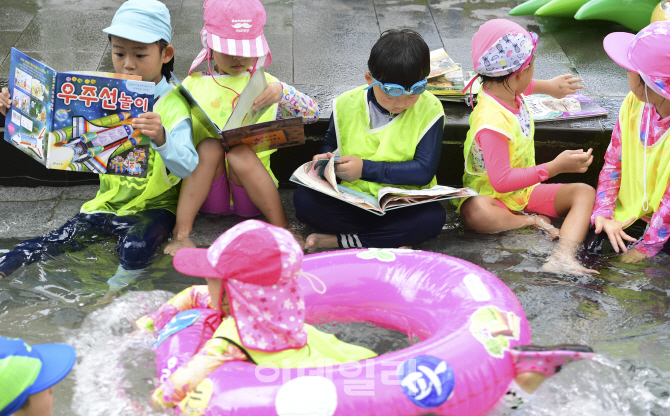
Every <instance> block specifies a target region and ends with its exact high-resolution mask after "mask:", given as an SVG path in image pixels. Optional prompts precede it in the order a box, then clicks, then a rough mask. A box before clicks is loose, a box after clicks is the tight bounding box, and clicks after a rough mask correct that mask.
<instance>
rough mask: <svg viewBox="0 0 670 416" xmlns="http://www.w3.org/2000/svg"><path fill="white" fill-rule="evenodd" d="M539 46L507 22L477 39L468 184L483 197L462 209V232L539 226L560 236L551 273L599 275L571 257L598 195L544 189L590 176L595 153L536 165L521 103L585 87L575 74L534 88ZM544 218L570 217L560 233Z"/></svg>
mask: <svg viewBox="0 0 670 416" xmlns="http://www.w3.org/2000/svg"><path fill="white" fill-rule="evenodd" d="M536 44H537V35H535V34H534V33H533V34H530V33H528V32H527V31H526V30H525V29H524V28H522V27H521V26H519V25H518V24H516V23H513V22H510V21H509V20H505V19H494V20H489V21H488V22H486V23H484V24H483V25H482V26H481V27H480V28H479V30H478V31H477V33H475V36H474V37H473V38H472V62H473V65H474V67H475V71H477V73H478V74H479V76H481V77H482V81H483V85H482V87H483V88H482V91H481V92H480V93H479V95H478V103H477V106H476V107H475V109H474V112H473V113H472V114H471V115H470V130H469V131H468V135H467V138H466V141H465V148H464V154H465V173H464V174H463V184H464V185H465V186H467V187H470V188H473V189H474V190H476V191H477V192H479V194H480V196H476V197H472V198H467V199H466V198H463V199H461V201H460V202H459V209H460V212H461V215H462V216H463V222H464V223H465V226H466V227H468V228H471V229H474V230H475V231H477V232H481V233H495V232H499V231H504V230H509V229H513V228H521V227H526V226H537V227H540V228H543V229H545V230H547V231H548V232H549V233H550V234H552V235H554V236H556V235H558V236H560V240H559V242H558V244H557V246H556V247H555V248H554V252H553V253H552V255H551V256H550V257H549V258H548V259H547V262H546V263H545V264H544V266H543V268H544V269H545V270H547V271H551V272H556V273H562V272H568V273H575V274H582V273H596V272H595V271H594V270H589V269H587V268H585V267H583V266H581V265H580V264H579V262H578V261H577V260H576V259H575V257H574V255H575V252H576V250H577V247H578V246H579V244H580V243H581V242H582V241H583V240H584V237H585V236H586V232H587V231H588V221H589V215H590V212H591V209H592V207H593V200H594V197H595V191H594V190H593V188H592V187H590V186H588V185H586V184H582V183H573V184H539V183H540V182H542V181H545V180H547V179H548V178H551V177H553V176H556V175H558V174H559V173H567V172H579V173H583V172H586V170H587V169H588V166H589V165H590V164H591V162H592V161H593V156H591V149H589V150H588V151H587V152H584V151H582V150H566V151H564V152H563V153H561V154H560V155H559V156H558V157H556V159H554V160H553V161H551V162H549V163H545V164H542V165H540V166H535V149H534V147H533V133H534V131H535V127H534V125H533V120H532V117H531V116H530V113H529V112H528V109H527V108H526V105H525V103H524V100H523V95H524V94H526V95H527V94H532V93H533V92H535V93H540V94H550V95H552V96H554V97H556V98H562V97H565V96H566V95H567V94H571V93H574V92H575V90H576V89H580V88H584V87H583V86H579V85H574V83H575V82H579V81H581V79H579V78H577V79H575V78H572V79H570V78H571V75H563V76H559V77H556V78H554V79H552V80H549V81H534V80H533V70H534V66H533V61H534V52H535V48H536ZM466 89H467V87H466ZM522 93H523V94H522ZM517 212H525V213H535V214H539V215H537V216H535V215H533V216H529V215H516V213H517ZM547 217H565V221H564V222H563V226H562V227H561V229H560V233H559V230H557V229H556V228H554V227H552V226H551V223H550V221H549V218H547Z"/></svg>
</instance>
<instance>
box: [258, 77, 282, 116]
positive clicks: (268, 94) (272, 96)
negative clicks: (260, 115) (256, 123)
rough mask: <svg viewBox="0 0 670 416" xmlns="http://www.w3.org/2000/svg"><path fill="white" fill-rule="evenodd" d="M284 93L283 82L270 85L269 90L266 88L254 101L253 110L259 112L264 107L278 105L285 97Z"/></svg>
mask: <svg viewBox="0 0 670 416" xmlns="http://www.w3.org/2000/svg"><path fill="white" fill-rule="evenodd" d="M283 92H284V88H283V87H282V85H281V82H271V83H269V84H268V86H267V88H265V90H264V91H263V92H262V93H261V95H259V96H258V98H256V100H255V101H254V105H253V109H254V110H256V111H257V110H258V109H259V108H261V107H263V106H264V105H271V104H274V103H278V102H279V101H280V100H281V97H282V96H283Z"/></svg>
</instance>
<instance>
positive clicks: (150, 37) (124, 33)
mask: <svg viewBox="0 0 670 416" xmlns="http://www.w3.org/2000/svg"><path fill="white" fill-rule="evenodd" d="M102 31H103V32H105V33H107V34H108V35H112V36H116V37H119V38H123V39H128V40H132V41H133V42H139V43H154V42H158V41H159V40H161V37H160V35H157V34H156V33H152V32H147V31H144V30H141V29H138V28H136V27H133V26H127V25H119V24H115V25H112V26H110V27H108V28H106V29H103V30H102ZM165 40H166V41H167V42H168V43H169V42H170V39H165Z"/></svg>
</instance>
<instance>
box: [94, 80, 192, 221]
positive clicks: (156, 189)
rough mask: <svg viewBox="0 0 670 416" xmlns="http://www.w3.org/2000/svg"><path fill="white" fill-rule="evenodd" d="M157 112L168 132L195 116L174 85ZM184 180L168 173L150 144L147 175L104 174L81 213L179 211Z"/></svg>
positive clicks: (160, 102) (161, 98)
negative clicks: (95, 191)
mask: <svg viewBox="0 0 670 416" xmlns="http://www.w3.org/2000/svg"><path fill="white" fill-rule="evenodd" d="M154 112H155V113H158V114H159V115H160V116H161V121H162V123H163V127H165V129H166V130H167V131H170V130H171V129H172V128H173V127H174V126H176V125H177V124H178V123H180V122H182V121H184V120H186V119H190V118H191V112H190V109H189V106H188V103H187V102H186V100H185V99H184V97H182V96H181V94H179V92H178V91H177V90H176V89H175V88H174V87H172V88H170V89H169V90H168V91H167V92H166V93H165V94H163V95H162V96H160V98H159V99H158V101H156V102H155V103H154ZM180 180H181V179H180V178H179V177H177V176H175V175H173V174H171V173H168V171H167V168H166V167H165V163H163V159H161V157H160V155H159V154H158V152H156V151H155V150H154V149H153V148H151V147H149V163H148V167H147V176H146V178H133V177H130V176H119V175H100V190H98V193H97V195H96V196H95V198H93V199H92V200H90V201H88V202H86V203H85V204H84V205H83V206H82V207H81V212H83V213H88V214H90V213H94V212H106V213H112V214H116V215H130V214H134V213H136V212H137V211H144V210H147V209H167V210H169V211H170V212H173V213H175V212H176V211H177V202H178V200H179V188H178V187H176V186H175V185H177V184H178V183H179V181H180Z"/></svg>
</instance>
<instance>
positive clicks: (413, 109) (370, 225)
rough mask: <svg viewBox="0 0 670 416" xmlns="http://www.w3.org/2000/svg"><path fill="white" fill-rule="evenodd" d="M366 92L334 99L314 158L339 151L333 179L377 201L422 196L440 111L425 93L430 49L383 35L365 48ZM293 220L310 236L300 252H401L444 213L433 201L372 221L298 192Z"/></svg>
mask: <svg viewBox="0 0 670 416" xmlns="http://www.w3.org/2000/svg"><path fill="white" fill-rule="evenodd" d="M368 69H369V71H367V72H366V73H365V80H366V81H367V85H364V86H361V87H358V88H356V89H354V90H351V91H347V92H345V93H344V94H342V95H340V96H339V97H337V99H335V103H334V105H333V114H332V116H331V118H330V126H329V128H328V132H327V133H326V136H325V138H324V140H323V144H322V147H321V150H320V153H319V154H318V155H316V156H314V158H313V160H319V159H329V158H331V157H332V152H334V151H335V149H337V148H338V143H339V144H340V146H339V151H340V153H341V155H342V156H341V163H338V164H337V165H336V168H335V174H336V175H337V177H338V178H340V179H341V180H342V182H341V184H340V185H342V186H344V187H347V188H349V189H351V190H353V191H356V192H361V193H367V194H370V195H371V196H373V197H374V198H375V199H376V198H377V193H378V191H379V189H380V188H382V187H384V186H388V185H393V186H394V187H396V188H404V189H425V188H430V187H432V186H434V185H436V183H437V181H436V179H435V172H436V171H437V165H438V163H439V161H440V151H441V149H442V133H443V129H444V111H443V109H442V105H441V104H440V102H439V100H438V99H437V98H435V96H434V95H432V94H431V93H429V92H425V91H426V83H427V81H426V76H427V75H428V74H429V72H430V50H429V49H428V45H427V44H426V42H425V41H424V40H423V38H422V37H421V35H419V34H418V33H416V32H414V31H412V30H400V31H398V30H387V31H386V32H384V33H382V35H381V37H380V38H379V40H378V41H377V43H375V45H374V46H373V47H372V51H371V52H370V58H369V59H368ZM293 202H294V204H295V209H296V216H297V217H298V219H299V220H300V221H302V222H304V223H306V224H308V225H310V226H311V227H313V228H315V229H316V230H317V231H318V233H314V234H311V235H310V236H308V237H307V241H306V243H305V248H306V249H308V250H310V251H313V250H316V249H318V248H324V247H341V248H351V247H401V246H408V245H414V244H419V243H421V242H423V241H426V240H428V239H430V238H433V237H436V236H437V235H438V234H439V233H440V231H441V230H442V226H443V225H444V221H445V218H446V212H445V210H444V208H443V207H442V205H441V204H440V203H439V202H436V201H433V202H428V203H425V204H416V205H410V206H407V207H404V208H401V209H397V210H393V211H389V212H387V213H386V214H385V215H383V216H377V215H375V214H373V213H371V212H367V211H364V210H361V209H360V208H357V207H355V206H353V205H350V204H348V203H346V202H343V201H341V200H338V199H335V198H333V197H331V196H328V195H325V194H322V193H320V192H317V191H314V190H312V189H309V188H306V187H303V186H301V187H299V188H298V190H297V191H296V192H295V193H294V194H293Z"/></svg>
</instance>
